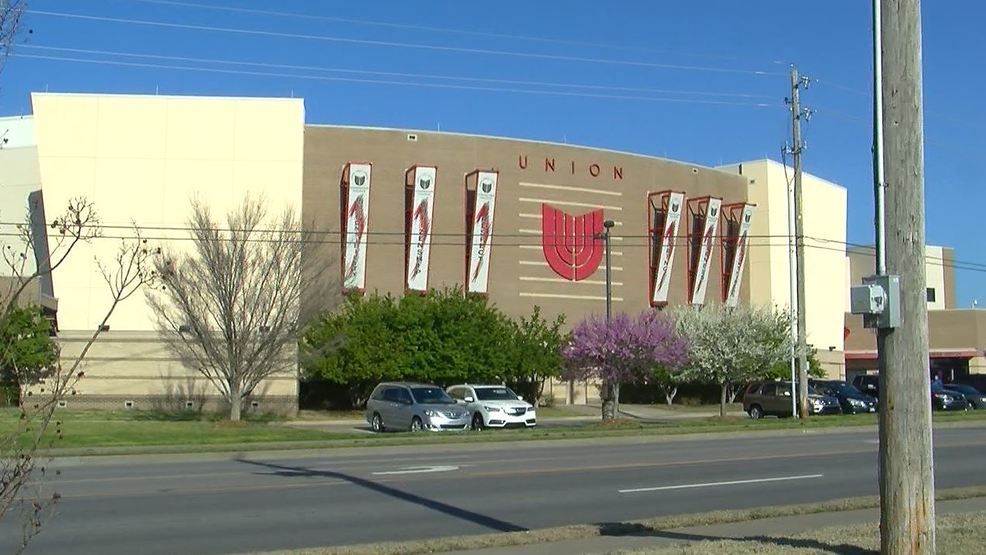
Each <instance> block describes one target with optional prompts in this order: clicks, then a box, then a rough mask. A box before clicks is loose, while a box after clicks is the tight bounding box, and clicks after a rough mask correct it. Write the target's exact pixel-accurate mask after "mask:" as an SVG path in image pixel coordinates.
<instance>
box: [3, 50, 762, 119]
mask: <svg viewBox="0 0 986 555" xmlns="http://www.w3.org/2000/svg"><path fill="white" fill-rule="evenodd" d="M11 56H12V57H17V58H32V59H37V60H52V61H61V62H74V63H86V64H97V65H112V66H122V67H140V68H151V69H168V70H176V71H194V72H200V73H223V74H229V75H249V76H254V77H280V78H294V79H306V80H316V81H335V82H345V83H369V84H376V85H399V86H409V87H425V88H434V89H456V90H470V91H487V92H506V93H518V94H537V95H547V96H570V97H581V98H603V99H609V100H640V101H647V102H672V103H680V104H708V105H720V106H748V107H753V108H770V107H774V106H775V105H774V104H768V103H764V102H738V101H729V100H712V99H697V98H671V97H656V96H634V95H608V94H597V93H589V92H575V91H549V90H538V89H517V88H506V87H484V86H479V85H455V84H448V83H419V82H413V81H391V80H385V79H361V78H356V77H332V76H327V75H303V74H295V73H275V72H267V71H248V70H236V69H224V68H205V67H194V66H179V65H169V64H149V63H142V62H124V61H118V60H96V59H86V58H71V57H66V56H45V55H39V54H23V53H19V52H15V53H12V54H11Z"/></svg>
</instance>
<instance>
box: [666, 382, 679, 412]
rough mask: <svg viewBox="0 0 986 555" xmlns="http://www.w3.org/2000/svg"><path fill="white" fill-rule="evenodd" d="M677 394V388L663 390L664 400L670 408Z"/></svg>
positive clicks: (671, 387)
mask: <svg viewBox="0 0 986 555" xmlns="http://www.w3.org/2000/svg"><path fill="white" fill-rule="evenodd" d="M677 394H678V386H676V385H675V386H670V387H665V388H664V400H665V401H667V403H668V406H669V407H670V406H671V405H672V404H673V403H674V397H675V395H677Z"/></svg>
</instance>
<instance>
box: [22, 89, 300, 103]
mask: <svg viewBox="0 0 986 555" xmlns="http://www.w3.org/2000/svg"><path fill="white" fill-rule="evenodd" d="M35 96H74V97H113V98H147V99H150V98H165V99H176V100H256V101H268V102H269V101H274V100H278V101H285V102H301V103H302V104H304V102H305V99H304V98H299V97H288V96H218V95H205V96H203V95H195V94H145V93H78V92H32V93H31V97H32V98H33V97H35Z"/></svg>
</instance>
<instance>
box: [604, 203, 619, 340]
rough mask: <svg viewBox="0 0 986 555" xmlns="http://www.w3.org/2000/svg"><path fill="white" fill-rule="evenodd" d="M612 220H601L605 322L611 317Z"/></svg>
mask: <svg viewBox="0 0 986 555" xmlns="http://www.w3.org/2000/svg"><path fill="white" fill-rule="evenodd" d="M614 225H616V224H614V223H613V220H606V221H605V222H603V228H605V231H603V240H605V241H606V323H607V324H609V321H610V319H612V318H613V270H612V266H611V265H610V248H609V233H610V230H611V229H613V226H614Z"/></svg>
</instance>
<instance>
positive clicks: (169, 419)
mask: <svg viewBox="0 0 986 555" xmlns="http://www.w3.org/2000/svg"><path fill="white" fill-rule="evenodd" d="M983 420H986V411H970V412H964V413H936V414H935V421H936V422H963V421H983ZM16 423H17V413H16V411H14V410H6V411H0V433H5V432H6V433H9V431H10V430H13V429H14V427H15V426H16ZM874 424H876V415H844V416H825V417H814V418H811V419H809V420H808V421H807V422H800V421H797V420H793V419H776V418H770V419H764V420H759V421H753V420H750V419H749V418H746V417H741V416H727V417H726V418H723V419H719V418H699V419H693V420H684V421H676V422H669V423H643V422H637V421H632V420H619V421H615V422H609V423H595V422H593V423H587V424H585V425H581V426H574V427H562V428H537V429H532V430H496V431H492V430H491V431H484V432H456V433H444V434H432V433H424V434H413V435H412V434H404V433H387V434H376V435H371V434H366V433H359V432H340V431H325V430H319V429H304V428H296V427H291V426H288V425H286V423H285V422H284V421H280V420H267V421H263V420H259V421H258V420H251V421H245V422H242V423H237V424H231V423H229V422H224V421H222V420H219V419H218V418H216V417H209V418H202V419H199V418H191V417H190V416H188V415H185V416H176V415H168V414H160V413H151V412H142V411H58V412H56V415H55V420H54V421H53V422H52V425H51V427H50V428H49V430H48V433H47V437H46V441H44V442H43V445H44V446H45V447H49V448H51V449H55V450H61V449H67V450H84V449H96V450H99V449H104V450H108V451H112V450H113V449H114V448H134V449H133V450H135V451H140V450H141V448H150V447H156V448H157V449H145V450H147V451H169V450H170V451H209V450H224V449H233V448H238V447H240V446H242V447H243V448H251V446H252V448H255V449H259V448H264V447H277V448H305V447H310V448H323V447H352V446H374V445H408V444H424V443H439V444H444V443H471V442H487V441H517V440H533V439H576V438H593V437H609V436H613V437H619V436H630V435H676V434H687V433H707V432H741V431H761V430H782V429H822V428H832V427H851V426H867V425H874Z"/></svg>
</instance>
